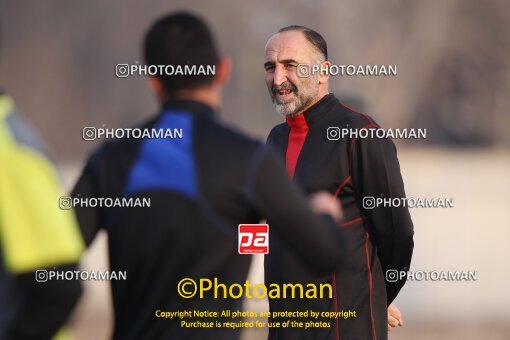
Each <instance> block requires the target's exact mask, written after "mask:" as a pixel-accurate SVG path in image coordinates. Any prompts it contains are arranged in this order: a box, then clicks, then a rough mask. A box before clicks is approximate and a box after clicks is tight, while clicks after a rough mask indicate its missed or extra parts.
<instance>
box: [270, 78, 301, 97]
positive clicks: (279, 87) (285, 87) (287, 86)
mask: <svg viewBox="0 0 510 340" xmlns="http://www.w3.org/2000/svg"><path fill="white" fill-rule="evenodd" d="M271 90H272V92H273V95H276V92H278V91H282V90H291V91H292V92H294V93H297V87H296V86H295V85H294V84H292V83H291V82H290V81H286V82H284V83H281V84H280V85H273V87H272V88H271Z"/></svg>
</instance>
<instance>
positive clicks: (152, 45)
mask: <svg viewBox="0 0 510 340" xmlns="http://www.w3.org/2000/svg"><path fill="white" fill-rule="evenodd" d="M144 53H145V63H146V64H147V65H148V66H151V65H172V66H174V67H177V66H178V65H180V66H181V67H183V68H184V66H185V65H189V66H193V65H196V68H197V69H198V68H199V66H203V67H204V68H205V69H207V66H208V65H209V66H210V67H212V66H213V65H216V64H217V62H218V59H219V58H218V51H217V49H216V44H215V42H214V39H213V36H212V33H211V31H210V30H209V28H208V27H207V25H206V24H205V22H204V21H203V20H202V19H200V18H199V17H197V16H195V15H193V14H190V13H187V12H176V13H172V14H169V15H167V16H164V17H163V18H160V19H159V20H157V21H156V22H155V23H154V24H153V25H152V27H151V28H150V29H149V31H148V32H147V34H146V36H145V44H144ZM158 77H159V78H160V79H161V81H162V82H163V86H164V88H165V91H166V92H167V94H168V95H170V96H172V95H174V94H175V93H176V92H177V91H180V90H190V89H196V88H199V87H203V86H205V85H209V84H211V83H212V80H213V78H214V75H212V74H210V73H207V74H200V75H196V74H192V75H175V74H174V75H166V74H160V75H158Z"/></svg>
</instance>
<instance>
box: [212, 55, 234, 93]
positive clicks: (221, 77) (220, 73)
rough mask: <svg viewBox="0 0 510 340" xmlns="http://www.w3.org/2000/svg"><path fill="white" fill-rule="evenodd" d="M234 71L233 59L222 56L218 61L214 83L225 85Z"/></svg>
mask: <svg viewBox="0 0 510 340" xmlns="http://www.w3.org/2000/svg"><path fill="white" fill-rule="evenodd" d="M231 72H232V61H231V60H230V58H229V57H227V56H221V57H220V58H219V59H218V62H217V63H216V69H215V76H214V83H216V84H218V85H220V86H225V85H226V83H227V82H228V81H229V79H230V74H231Z"/></svg>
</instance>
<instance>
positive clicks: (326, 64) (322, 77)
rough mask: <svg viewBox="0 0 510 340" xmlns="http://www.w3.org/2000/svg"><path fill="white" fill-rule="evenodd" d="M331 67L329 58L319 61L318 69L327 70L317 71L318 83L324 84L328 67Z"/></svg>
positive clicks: (327, 74)
mask: <svg viewBox="0 0 510 340" xmlns="http://www.w3.org/2000/svg"><path fill="white" fill-rule="evenodd" d="M330 67H331V62H330V61H329V60H325V61H323V62H322V63H321V66H320V68H319V69H320V70H328V72H319V84H326V83H327V82H328V80H329V69H330Z"/></svg>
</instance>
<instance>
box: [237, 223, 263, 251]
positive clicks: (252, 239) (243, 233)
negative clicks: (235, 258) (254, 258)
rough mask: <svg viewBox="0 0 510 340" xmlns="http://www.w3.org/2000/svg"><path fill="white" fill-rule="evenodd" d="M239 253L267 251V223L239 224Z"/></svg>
mask: <svg viewBox="0 0 510 340" xmlns="http://www.w3.org/2000/svg"><path fill="white" fill-rule="evenodd" d="M238 239H239V241H238V244H239V247H238V248H239V254H267V253H269V225H267V224H240V225H239V231H238Z"/></svg>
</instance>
